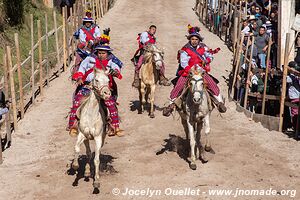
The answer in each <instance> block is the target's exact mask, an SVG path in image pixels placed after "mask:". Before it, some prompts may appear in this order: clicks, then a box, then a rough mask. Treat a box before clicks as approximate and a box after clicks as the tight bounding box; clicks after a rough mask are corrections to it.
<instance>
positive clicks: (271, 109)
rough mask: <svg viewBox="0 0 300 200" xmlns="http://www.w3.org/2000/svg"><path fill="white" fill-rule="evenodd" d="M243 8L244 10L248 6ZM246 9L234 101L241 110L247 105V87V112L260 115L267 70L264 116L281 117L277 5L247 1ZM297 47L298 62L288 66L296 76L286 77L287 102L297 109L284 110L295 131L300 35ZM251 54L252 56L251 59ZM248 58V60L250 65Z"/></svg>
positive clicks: (274, 3)
mask: <svg viewBox="0 0 300 200" xmlns="http://www.w3.org/2000/svg"><path fill="white" fill-rule="evenodd" d="M241 6H245V2H244V4H242V5H241ZM247 8H249V9H248V10H247V15H246V16H247V17H246V18H244V19H243V24H242V29H241V30H240V31H241V33H244V35H245V38H244V41H243V46H242V48H243V50H242V54H241V57H240V67H239V73H238V75H237V82H236V94H235V99H236V100H237V101H238V102H240V103H241V105H242V106H243V105H244V98H245V91H246V86H247V85H248V86H249V97H248V101H247V102H246V103H247V104H246V109H248V110H250V111H251V112H255V113H261V112H262V110H261V109H262V94H263V92H264V81H265V76H266V73H265V72H266V68H268V69H269V72H270V73H269V74H268V77H267V84H266V94H267V95H269V96H268V97H270V98H267V101H266V107H265V108H266V110H265V114H267V115H272V116H279V109H280V103H279V100H278V98H276V97H279V96H280V95H281V89H282V78H283V77H282V74H283V73H282V69H283V67H282V66H280V65H279V64H278V63H277V57H278V55H277V49H278V1H274V0H272V1H269V0H267V1H266V0H253V1H248V5H247ZM248 40H249V41H248ZM269 42H270V56H269V60H268V61H269V62H267V56H268V48H269ZM247 43H248V49H247ZM252 44H253V45H252ZM295 47H296V50H297V51H296V57H295V60H294V61H291V62H290V63H289V66H290V67H291V68H294V69H295V73H294V72H291V73H289V75H288V77H287V100H288V101H290V102H292V103H294V107H286V109H285V111H286V112H285V116H286V118H285V119H290V122H291V123H290V124H291V127H293V128H294V129H295V127H296V123H295V120H296V117H295V116H297V115H298V108H297V107H295V105H298V102H299V94H300V85H299V74H300V73H299V74H298V73H297V71H299V72H300V67H299V66H300V35H298V39H297V42H296V43H295ZM252 48H253V49H252ZM246 52H247V53H246ZM250 52H252V57H251V58H250ZM245 54H247V55H245ZM245 57H247V58H248V61H247V59H246V58H245ZM249 60H251V64H249ZM267 63H268V66H267ZM249 66H251V69H250V77H249V79H248V81H247V72H248V67H249ZM271 97H272V98H271ZM286 124H289V123H286Z"/></svg>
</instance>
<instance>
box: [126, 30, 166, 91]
mask: <svg viewBox="0 0 300 200" xmlns="http://www.w3.org/2000/svg"><path fill="white" fill-rule="evenodd" d="M137 41H138V44H139V48H138V50H137V51H136V52H135V54H134V56H133V58H132V59H131V60H132V62H133V63H134V65H135V75H134V81H133V83H132V86H133V87H135V88H138V87H139V72H140V69H141V66H142V64H143V61H144V55H143V54H144V48H145V47H146V46H147V45H148V44H156V38H155V36H154V35H153V34H151V33H149V32H148V31H145V32H142V33H140V34H139V36H138V38H137ZM164 74H165V66H164V64H163V66H162V67H161V68H160V84H162V85H165V86H169V85H171V84H170V83H169V82H168V79H167V78H166V77H165V75H164Z"/></svg>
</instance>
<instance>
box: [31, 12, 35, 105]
mask: <svg viewBox="0 0 300 200" xmlns="http://www.w3.org/2000/svg"><path fill="white" fill-rule="evenodd" d="M33 28H34V27H33V15H32V14H30V32H31V87H32V94H31V100H32V104H34V103H35V90H34V89H35V85H34V84H35V80H34V79H35V78H34V70H35V66H34V48H33V47H34V30H33Z"/></svg>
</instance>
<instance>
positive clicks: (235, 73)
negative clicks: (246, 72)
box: [230, 33, 245, 94]
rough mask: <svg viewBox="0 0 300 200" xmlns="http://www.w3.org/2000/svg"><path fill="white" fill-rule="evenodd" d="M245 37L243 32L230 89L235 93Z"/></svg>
mask: <svg viewBox="0 0 300 200" xmlns="http://www.w3.org/2000/svg"><path fill="white" fill-rule="evenodd" d="M244 37H245V34H244V33H242V37H241V41H240V45H239V50H238V54H237V62H236V65H235V68H234V75H233V82H232V86H231V90H230V93H231V94H232V92H233V94H234V88H235V87H234V86H235V82H236V76H237V73H238V69H239V67H240V60H241V59H240V58H241V53H242V50H243V42H244Z"/></svg>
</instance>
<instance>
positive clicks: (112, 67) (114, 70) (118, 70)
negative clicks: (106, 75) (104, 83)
mask: <svg viewBox="0 0 300 200" xmlns="http://www.w3.org/2000/svg"><path fill="white" fill-rule="evenodd" d="M107 66H108V67H109V68H110V70H112V75H113V76H115V77H117V78H118V79H122V75H121V68H120V66H119V65H117V64H116V63H114V62H113V61H112V59H111V60H109V61H108V64H107Z"/></svg>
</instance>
